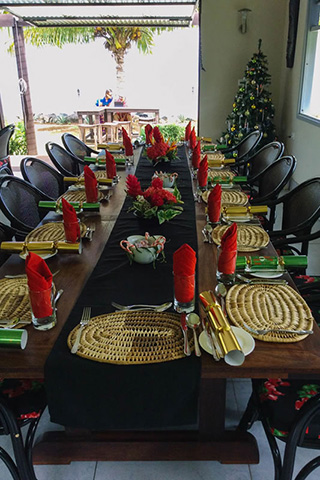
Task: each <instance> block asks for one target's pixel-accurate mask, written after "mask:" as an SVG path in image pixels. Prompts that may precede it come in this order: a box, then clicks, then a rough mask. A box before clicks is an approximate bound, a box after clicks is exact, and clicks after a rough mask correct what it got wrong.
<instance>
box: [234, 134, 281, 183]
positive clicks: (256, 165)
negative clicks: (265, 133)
mask: <svg viewBox="0 0 320 480" xmlns="http://www.w3.org/2000/svg"><path fill="white" fill-rule="evenodd" d="M283 152H284V144H283V143H281V142H271V143H268V144H267V145H264V146H263V147H262V148H260V150H258V151H257V152H256V153H254V154H253V155H250V156H249V158H248V159H247V160H242V164H243V165H244V164H245V163H246V164H247V176H248V179H249V180H250V182H251V184H253V185H254V184H255V177H256V176H258V175H259V174H260V173H261V172H263V170H265V169H266V168H267V167H268V166H269V165H271V164H272V163H273V162H275V161H276V160H277V159H278V158H280V157H281V156H282V155H283ZM239 165H240V162H239V163H238V166H239Z"/></svg>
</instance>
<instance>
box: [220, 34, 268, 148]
mask: <svg viewBox="0 0 320 480" xmlns="http://www.w3.org/2000/svg"><path fill="white" fill-rule="evenodd" d="M261 43H262V42H261V40H259V42H258V52H255V53H254V54H253V56H252V58H251V59H250V60H249V62H248V64H247V65H246V68H245V73H244V77H243V78H242V80H241V81H240V82H239V83H240V86H239V89H238V93H237V94H236V96H235V97H234V100H233V104H232V111H231V113H230V115H229V116H228V117H227V120H228V121H229V122H230V123H229V124H228V128H227V131H225V132H222V135H221V138H222V142H221V143H225V144H228V145H230V146H234V145H237V143H239V141H240V140H241V139H242V138H243V137H244V136H245V135H247V134H248V133H250V132H252V131H254V130H257V129H261V131H262V132H263V134H266V135H264V136H263V139H264V140H263V143H264V144H265V143H268V142H271V141H272V140H274V138H275V127H274V124H273V123H272V121H271V119H272V118H273V117H274V110H275V109H274V104H273V103H272V99H271V92H270V91H268V85H270V83H271V75H270V74H269V73H268V62H267V57H266V56H265V55H264V54H263V52H262V51H261ZM231 127H232V128H231ZM226 135H228V137H227V136H226Z"/></svg>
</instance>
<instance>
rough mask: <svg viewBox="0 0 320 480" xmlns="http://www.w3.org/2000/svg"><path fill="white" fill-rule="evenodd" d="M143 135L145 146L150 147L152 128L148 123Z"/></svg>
mask: <svg viewBox="0 0 320 480" xmlns="http://www.w3.org/2000/svg"><path fill="white" fill-rule="evenodd" d="M144 131H145V134H146V144H147V145H150V144H151V143H152V141H151V140H152V131H153V128H152V127H151V125H150V123H148V125H146V126H145V129H144Z"/></svg>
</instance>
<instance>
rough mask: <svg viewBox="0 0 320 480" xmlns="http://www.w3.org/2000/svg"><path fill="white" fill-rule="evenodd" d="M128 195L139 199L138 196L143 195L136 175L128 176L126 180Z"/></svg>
mask: <svg viewBox="0 0 320 480" xmlns="http://www.w3.org/2000/svg"><path fill="white" fill-rule="evenodd" d="M126 187H127V194H128V195H130V197H133V198H137V196H138V195H143V192H142V190H141V185H140V182H139V180H138V179H137V177H136V176H135V175H128V176H127V180H126Z"/></svg>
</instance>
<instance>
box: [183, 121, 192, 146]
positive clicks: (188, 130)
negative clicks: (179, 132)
mask: <svg viewBox="0 0 320 480" xmlns="http://www.w3.org/2000/svg"><path fill="white" fill-rule="evenodd" d="M190 133H191V120H190V122H189V123H188V125H187V126H186V129H185V133H184V139H185V141H186V142H187V141H188V140H189V138H190Z"/></svg>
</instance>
